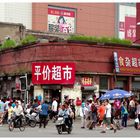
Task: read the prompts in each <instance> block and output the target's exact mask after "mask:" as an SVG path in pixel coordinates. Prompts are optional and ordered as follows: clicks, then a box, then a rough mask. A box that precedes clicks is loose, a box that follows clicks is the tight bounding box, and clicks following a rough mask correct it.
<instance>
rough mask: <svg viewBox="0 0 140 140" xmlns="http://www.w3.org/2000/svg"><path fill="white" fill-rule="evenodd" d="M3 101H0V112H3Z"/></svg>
mask: <svg viewBox="0 0 140 140" xmlns="http://www.w3.org/2000/svg"><path fill="white" fill-rule="evenodd" d="M4 106H5V104H4V102H2V101H0V112H2V113H4Z"/></svg>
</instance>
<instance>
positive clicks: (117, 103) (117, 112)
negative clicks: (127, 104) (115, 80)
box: [113, 99, 121, 119]
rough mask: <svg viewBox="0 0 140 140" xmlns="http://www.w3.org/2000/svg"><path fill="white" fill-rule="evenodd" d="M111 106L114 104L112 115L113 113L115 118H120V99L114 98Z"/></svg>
mask: <svg viewBox="0 0 140 140" xmlns="http://www.w3.org/2000/svg"><path fill="white" fill-rule="evenodd" d="M113 106H114V111H115V112H114V113H115V114H114V115H115V118H116V119H119V118H120V114H121V102H120V100H119V99H115V101H114V104H113Z"/></svg>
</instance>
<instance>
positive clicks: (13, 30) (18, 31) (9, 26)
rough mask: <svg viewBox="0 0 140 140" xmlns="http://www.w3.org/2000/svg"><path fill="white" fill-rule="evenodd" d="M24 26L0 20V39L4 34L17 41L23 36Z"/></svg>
mask: <svg viewBox="0 0 140 140" xmlns="http://www.w3.org/2000/svg"><path fill="white" fill-rule="evenodd" d="M24 31H25V27H24V26H23V25H22V24H14V23H6V22H0V32H1V34H0V41H4V40H5V37H6V36H10V37H11V39H14V40H16V41H19V40H20V39H21V38H22V37H23V36H24Z"/></svg>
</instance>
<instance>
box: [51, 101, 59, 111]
mask: <svg viewBox="0 0 140 140" xmlns="http://www.w3.org/2000/svg"><path fill="white" fill-rule="evenodd" d="M57 106H58V103H57V102H56V100H54V101H53V103H52V111H55V112H56V111H57Z"/></svg>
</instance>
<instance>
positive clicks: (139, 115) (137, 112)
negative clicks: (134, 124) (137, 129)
mask: <svg viewBox="0 0 140 140" xmlns="http://www.w3.org/2000/svg"><path fill="white" fill-rule="evenodd" d="M136 114H137V117H138V119H139V122H140V100H139V101H138V105H137V110H136Z"/></svg>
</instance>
